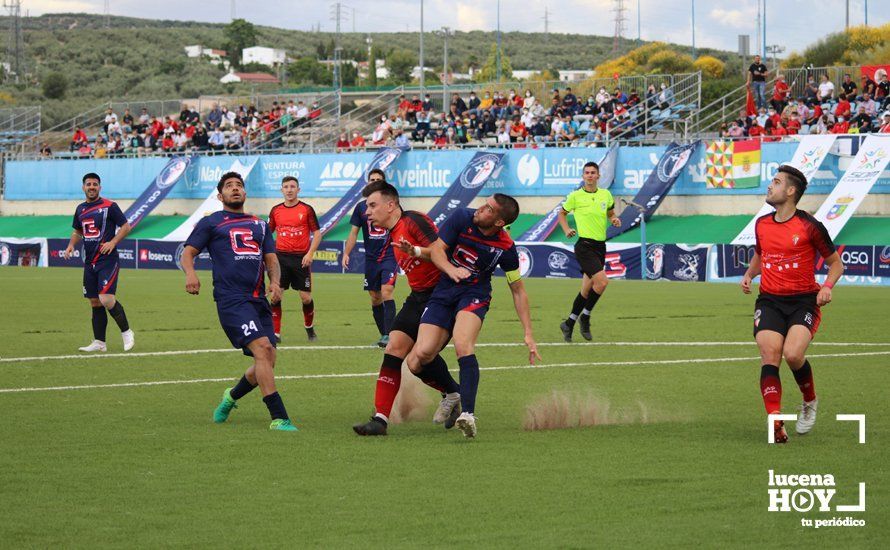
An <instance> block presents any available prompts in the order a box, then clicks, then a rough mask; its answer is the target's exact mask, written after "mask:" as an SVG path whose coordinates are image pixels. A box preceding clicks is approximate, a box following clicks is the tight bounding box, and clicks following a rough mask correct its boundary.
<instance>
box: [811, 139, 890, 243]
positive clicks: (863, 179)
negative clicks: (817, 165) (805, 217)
mask: <svg viewBox="0 0 890 550" xmlns="http://www.w3.org/2000/svg"><path fill="white" fill-rule="evenodd" d="M888 162H890V136H878V135H869V136H867V137H866V138H865V141H864V142H863V143H862V144H861V145H860V147H859V152H858V153H857V154H856V157H855V158H854V159H853V163H852V165H851V166H850V167H849V168H848V169H847V171H846V172H844V175H843V177H841V180H840V181H839V182H838V184H837V185H836V186H835V188H834V189H833V190H832V191H831V194H830V195H828V198H826V199H825V202H823V203H822V206H820V207H819V210H817V211H816V214H815V217H816V219H817V220H819V221H820V222H822V223H823V224H825V228H826V229H828V234H829V235H831V238H832V239H834V238H836V237H837V236H838V234H839V233H840V232H841V229H843V228H844V225H846V224H847V221H849V219H850V217H851V216H852V215H853V213H854V212H855V211H856V209H857V208H858V207H859V205H860V204H862V201H863V200H864V199H865V196H866V195H868V193H869V191H871V188H872V186H873V185H874V184H875V182H877V181H878V178H879V177H880V176H881V173H882V172H883V171H884V168H886V167H887V163H888Z"/></svg>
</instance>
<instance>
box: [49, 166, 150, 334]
mask: <svg viewBox="0 0 890 550" xmlns="http://www.w3.org/2000/svg"><path fill="white" fill-rule="evenodd" d="M81 181H82V183H83V187H82V188H83V193H84V195H85V196H86V201H85V202H82V203H80V204H79V205H77V209H76V210H75V211H74V221H73V223H72V224H71V225H72V227H73V228H74V231H72V232H71V239H70V240H69V241H68V247H67V248H66V249H65V258H66V259H67V258H70V257H71V256H72V254H74V247H75V246H76V245H77V243H78V242H80V241H81V240H83V296H84V298H86V299H88V300H89V301H90V306H91V307H92V308H93V342H92V343H91V344H89V345H88V346H84V347H82V348H78V349H79V350H80V351H85V352H95V351H105V350H106V349H107V347H106V345H105V329H106V328H107V326H108V315H107V314H106V311H107V312H108V313H110V314H111V318H112V319H114V322H115V323H117V326H118V328H120V329H121V338H122V339H123V341H124V351H130V350H131V349H133V346H134V345H135V343H136V338H135V335H134V333H133V331H132V330H131V329H130V323H129V322H128V321H127V314H126V312H124V306H122V305H121V303H120V302H119V301H118V300H117V299H116V298H115V292H116V291H117V278H118V273H120V265H119V264H118V255H117V245H118V244H119V243H120V242H121V241H122V240H124V238H125V237H126V236H127V235H128V234H129V233H130V224H129V223H128V222H127V218H126V217H125V216H124V213H123V212H121V209H120V207H119V206H118V205H117V203H116V202H114V201H110V200H108V199H103V198H102V197H100V196H99V193H100V192H101V191H102V180H101V179H100V178H99V175H98V174H94V173H92V172H91V173H89V174H86V175H85V176H84V177H83V179H82V180H81Z"/></svg>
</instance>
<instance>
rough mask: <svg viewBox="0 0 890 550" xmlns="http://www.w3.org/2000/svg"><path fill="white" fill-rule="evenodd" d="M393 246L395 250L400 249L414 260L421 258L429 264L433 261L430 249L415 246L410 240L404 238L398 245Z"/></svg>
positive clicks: (393, 244)
mask: <svg viewBox="0 0 890 550" xmlns="http://www.w3.org/2000/svg"><path fill="white" fill-rule="evenodd" d="M392 246H393V247H394V248H398V249H399V250H401V251H402V252H404V253H405V254H407V255H409V256H411V257H412V258H420V259H421V260H424V261H427V262H429V261H432V258H431V256H430V249H429V247H427V246H415V245H413V244H411V242H410V241H409V240H408V239H406V238H405V237H402V238H401V240H400V241H399V242H397V243H392Z"/></svg>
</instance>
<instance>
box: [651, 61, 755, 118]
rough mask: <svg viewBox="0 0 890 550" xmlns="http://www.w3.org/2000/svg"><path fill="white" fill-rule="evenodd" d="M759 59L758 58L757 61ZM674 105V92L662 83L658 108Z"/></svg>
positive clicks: (663, 108) (662, 108)
mask: <svg viewBox="0 0 890 550" xmlns="http://www.w3.org/2000/svg"><path fill="white" fill-rule="evenodd" d="M757 57H759V56H756V57H755V59H756V58H757ZM673 104H674V91H673V90H671V89H670V87H669V86H668V85H667V83H666V82H662V83H661V92H660V93H659V94H658V108H659V109H661V110H662V111H664V110H665V109H668V108H670V106H671V105H673Z"/></svg>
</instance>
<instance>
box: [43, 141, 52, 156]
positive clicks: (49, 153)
mask: <svg viewBox="0 0 890 550" xmlns="http://www.w3.org/2000/svg"><path fill="white" fill-rule="evenodd" d="M40 156H41V157H43V158H49V157H51V156H53V150H52V149H50V147H49V143H47V142H45V141H44V142H43V143H41V144H40Z"/></svg>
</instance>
